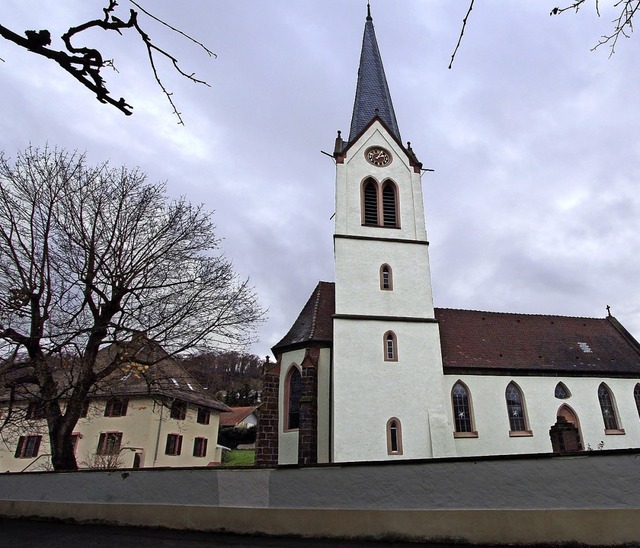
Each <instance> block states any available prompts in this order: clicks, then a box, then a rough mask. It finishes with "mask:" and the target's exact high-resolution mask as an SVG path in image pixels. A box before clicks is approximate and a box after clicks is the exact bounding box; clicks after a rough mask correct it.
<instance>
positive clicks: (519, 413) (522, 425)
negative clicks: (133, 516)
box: [505, 382, 531, 434]
mask: <svg viewBox="0 0 640 548" xmlns="http://www.w3.org/2000/svg"><path fill="white" fill-rule="evenodd" d="M505 397H506V400H507V413H508V414H509V430H510V433H522V432H524V433H526V434H531V431H530V430H528V429H527V417H526V414H525V409H524V399H523V397H522V392H521V391H520V388H518V386H517V385H516V384H515V383H513V382H511V383H509V386H507V390H506V392H505Z"/></svg>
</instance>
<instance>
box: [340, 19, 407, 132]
mask: <svg viewBox="0 0 640 548" xmlns="http://www.w3.org/2000/svg"><path fill="white" fill-rule="evenodd" d="M376 115H378V116H379V117H380V119H381V120H383V121H384V123H385V125H386V126H387V128H388V129H389V130H390V132H391V133H392V134H393V135H394V136H395V137H396V139H397V140H398V142H400V143H401V142H402V139H400V130H399V129H398V122H397V120H396V114H395V111H394V109H393V103H392V101H391V93H390V92H389V86H388V84H387V78H386V76H385V73H384V66H383V65H382V56H381V55H380V50H379V49H378V41H377V40H376V33H375V30H374V28H373V19H372V17H371V10H370V8H369V7H367V20H366V22H365V25H364V35H363V37H362V50H361V53H360V65H359V67H358V83H357V84H356V98H355V101H354V105H353V114H352V116H351V128H350V131H349V141H353V140H354V139H355V138H356V136H357V135H359V134H360V132H361V131H362V130H363V129H364V128H365V127H366V126H367V124H369V122H370V121H371V120H372V119H373V118H374V117H375V116H376Z"/></svg>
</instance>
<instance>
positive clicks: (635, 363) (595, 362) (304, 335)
mask: <svg viewBox="0 0 640 548" xmlns="http://www.w3.org/2000/svg"><path fill="white" fill-rule="evenodd" d="M334 313H335V286H334V284H333V283H329V282H320V283H319V284H318V286H317V287H316V288H315V290H314V292H313V294H312V295H311V297H310V298H309V300H308V301H307V304H306V305H305V306H304V308H303V309H302V311H301V312H300V315H299V316H298V318H297V319H296V321H295V322H294V324H293V326H292V327H291V329H290V330H289V332H288V333H287V335H285V337H284V338H283V339H282V340H281V341H280V342H279V343H278V344H276V345H275V346H274V347H273V352H274V354H276V356H277V355H278V354H281V353H282V352H285V351H287V350H292V349H295V348H303V347H305V346H307V345H308V344H309V343H316V344H317V343H322V344H326V345H327V346H330V345H331V344H332V342H333V314H334ZM435 317H436V319H437V320H438V323H439V327H440V340H441V346H442V361H443V367H444V372H445V373H453V374H455V373H460V374H462V373H474V372H477V373H478V374H492V373H494V374H507V373H509V372H515V373H521V374H536V375H540V374H550V375H556V374H563V375H565V374H576V375H599V376H602V375H606V376H633V377H640V344H639V343H638V342H637V341H636V340H635V339H634V338H633V336H631V334H630V333H629V332H628V331H627V330H626V329H625V328H624V327H623V326H622V325H621V324H620V323H619V322H618V321H617V320H616V319H615V318H614V317H612V316H609V317H607V318H601V319H598V318H576V317H569V316H548V315H534V314H513V313H502V312H482V311H477V310H456V309H450V308H436V309H435ZM400 344H402V342H401V341H400Z"/></svg>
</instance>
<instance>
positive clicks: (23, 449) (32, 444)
mask: <svg viewBox="0 0 640 548" xmlns="http://www.w3.org/2000/svg"><path fill="white" fill-rule="evenodd" d="M41 441H42V436H20V438H19V439H18V447H16V454H15V457H16V458H17V459H31V458H33V457H37V456H38V451H39V449H40V442H41Z"/></svg>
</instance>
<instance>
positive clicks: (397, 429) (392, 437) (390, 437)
mask: <svg viewBox="0 0 640 548" xmlns="http://www.w3.org/2000/svg"><path fill="white" fill-rule="evenodd" d="M387 454H389V455H402V426H401V424H400V420H399V419H397V418H395V417H392V418H390V419H389V420H388V421H387Z"/></svg>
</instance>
